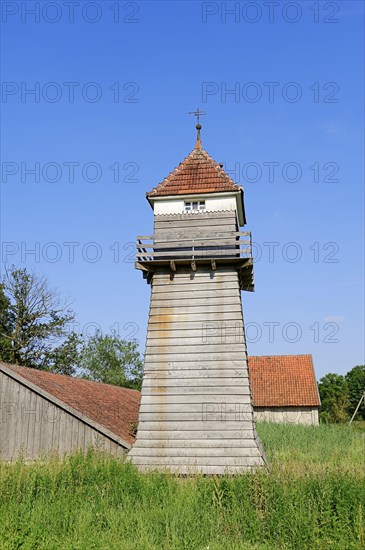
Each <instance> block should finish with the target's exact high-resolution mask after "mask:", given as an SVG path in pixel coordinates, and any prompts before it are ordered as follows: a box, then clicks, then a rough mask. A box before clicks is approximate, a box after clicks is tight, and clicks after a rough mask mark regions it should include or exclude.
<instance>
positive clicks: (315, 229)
mask: <svg viewBox="0 0 365 550" xmlns="http://www.w3.org/2000/svg"><path fill="white" fill-rule="evenodd" d="M71 4H72V5H70V4H67V3H65V2H30V1H29V2H27V3H26V5H25V3H24V2H2V21H3V23H2V62H1V68H2V80H3V89H2V92H3V93H2V104H1V106H2V151H1V154H2V180H1V241H2V262H4V261H7V263H12V264H15V265H17V266H20V267H21V266H26V267H27V268H29V269H32V270H34V271H36V272H37V273H40V274H45V275H46V276H47V277H48V279H49V282H50V285H51V286H52V287H57V288H58V289H59V290H60V291H62V292H64V293H68V294H69V295H70V296H71V297H72V299H73V308H74V310H75V311H76V313H77V322H78V325H77V326H76V327H75V328H76V329H77V330H81V331H83V332H85V331H86V332H87V331H89V332H93V330H94V329H95V327H96V326H99V327H100V328H101V329H102V330H103V331H105V332H108V331H109V330H110V327H113V328H114V329H119V333H120V334H121V336H123V337H128V338H129V337H131V336H135V337H136V338H138V339H139V341H140V343H141V350H142V351H143V348H144V341H145V336H146V324H147V314H148V304H149V287H148V286H147V284H146V283H145V281H144V280H143V279H142V277H141V274H140V273H139V272H138V271H135V270H134V268H133V262H132V261H131V257H132V256H133V243H134V241H135V237H136V235H138V234H139V235H148V234H150V233H151V232H152V221H153V219H152V211H151V209H150V207H149V205H148V203H147V201H146V199H145V193H146V191H149V190H150V189H152V187H154V186H155V185H156V184H157V183H158V182H159V181H161V180H162V179H163V178H164V177H165V176H166V175H167V174H168V173H169V172H170V171H171V170H172V169H173V168H174V167H175V166H176V165H177V164H178V163H179V162H180V161H182V160H183V158H184V157H185V156H186V155H187V154H188V153H189V152H190V150H191V149H192V148H193V146H194V141H195V120H194V118H193V117H191V116H189V115H188V114H187V112H188V111H191V110H194V109H196V108H197V107H198V106H199V107H200V108H201V109H205V110H206V111H207V116H205V117H204V118H203V120H202V124H203V130H202V140H203V145H204V147H205V148H206V150H207V151H208V152H209V154H210V155H211V156H213V158H214V159H215V160H216V161H218V162H224V164H225V167H226V169H227V170H228V171H229V172H230V174H231V176H233V177H234V178H235V179H236V181H237V182H238V183H240V184H242V185H243V186H244V188H245V203H246V215H247V226H246V228H247V229H249V230H251V231H252V235H253V241H254V242H255V255H256V265H255V284H256V291H255V292H254V293H247V292H246V293H244V294H243V302H244V313H245V321H246V325H247V336H248V352H249V354H251V355H274V354H297V353H312V354H313V358H314V363H315V368H316V372H317V376H318V377H320V376H323V375H324V374H325V373H326V372H339V373H344V372H346V371H348V370H349V369H350V368H352V367H353V366H354V365H355V364H360V363H363V362H364V354H363V352H364V345H363V335H364V316H363V313H364V312H363V304H364V299H363V289H364V271H363V267H364V266H363V260H364V253H363V250H364V242H363V233H364V232H363V221H364V210H363V198H364V197H363V191H364V188H363V164H364V163H363V160H364V159H363V155H364V140H363V116H364V113H363V95H364V86H363V75H364V59H363V38H364V36H363V34H364V30H363V29H364V17H363V3H362V2H351V1H347V2H329V3H328V2H314V3H313V2H291V3H289V2H280V3H279V5H276V3H274V4H275V6H274V5H273V4H271V6H269V5H268V3H263V2H250V3H248V2H225V3H224V2H223V3H222V2H198V1H194V2H176V1H175V2H154V1H148V2H115V1H114V2H109V1H108V0H105V1H102V2H85V1H82V0H80V2H75V3H71ZM71 8H72V9H73V13H72V10H71ZM232 9H234V10H236V11H235V12H234V13H228V12H229V10H232ZM27 10H28V11H27ZM29 10H33V11H34V13H33V14H32V13H30V11H29ZM227 10H228V12H227ZM30 90H35V92H33V93H31V92H30ZM32 169H33V173H31V170H32ZM32 250H33V251H34V252H33V253H31V252H29V251H32Z"/></svg>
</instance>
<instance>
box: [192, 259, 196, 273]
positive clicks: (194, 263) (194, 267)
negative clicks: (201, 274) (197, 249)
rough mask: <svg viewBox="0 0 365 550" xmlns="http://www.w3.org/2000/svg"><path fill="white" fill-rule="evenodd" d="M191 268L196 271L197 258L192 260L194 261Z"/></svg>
mask: <svg viewBox="0 0 365 550" xmlns="http://www.w3.org/2000/svg"><path fill="white" fill-rule="evenodd" d="M191 269H192V270H193V271H196V262H195V260H192V261H191Z"/></svg>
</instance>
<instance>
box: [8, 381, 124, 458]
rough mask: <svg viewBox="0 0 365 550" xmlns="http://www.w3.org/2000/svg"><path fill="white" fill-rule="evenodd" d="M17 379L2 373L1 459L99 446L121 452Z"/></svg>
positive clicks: (99, 434)
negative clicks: (97, 444) (97, 443)
mask: <svg viewBox="0 0 365 550" xmlns="http://www.w3.org/2000/svg"><path fill="white" fill-rule="evenodd" d="M25 383H26V381H25V382H24V384H22V383H20V382H19V381H18V380H17V379H14V378H12V377H10V376H8V375H7V374H6V373H5V372H3V371H1V372H0V415H1V418H0V459H1V460H16V459H17V458H19V456H23V457H24V459H26V460H29V459H36V458H39V457H41V456H50V455H51V454H56V455H60V456H63V455H64V454H65V453H69V452H74V451H76V450H87V448H88V446H89V445H90V444H91V445H95V441H96V440H98V441H99V443H100V445H101V446H102V447H103V448H104V449H106V450H108V451H109V452H111V453H113V454H115V455H119V454H122V453H123V452H124V451H125V449H123V448H122V447H121V446H120V445H119V444H117V443H116V442H115V441H111V440H110V438H108V437H106V436H105V435H103V434H101V433H100V432H98V431H97V430H96V429H94V428H93V427H91V425H87V424H86V423H85V422H83V421H82V420H81V419H80V418H76V417H75V416H73V415H72V414H71V413H70V412H69V411H68V408H67V407H66V406H65V409H63V408H61V407H59V406H57V405H56V404H55V403H52V402H51V401H49V400H48V399H46V398H45V397H43V396H42V395H41V394H40V393H37V392H36V391H34V390H32V389H30V388H29V387H27V386H26V385H25ZM40 391H42V390H40Z"/></svg>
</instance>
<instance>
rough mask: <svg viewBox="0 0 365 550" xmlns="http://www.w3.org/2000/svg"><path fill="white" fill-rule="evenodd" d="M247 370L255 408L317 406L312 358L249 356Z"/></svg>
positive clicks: (308, 356) (318, 402) (307, 356)
mask: <svg viewBox="0 0 365 550" xmlns="http://www.w3.org/2000/svg"><path fill="white" fill-rule="evenodd" d="M248 369H249V376H250V384H251V390H252V398H253V406H254V407H318V406H319V405H320V400H319V393H318V389H317V382H316V377H315V374H314V368H313V362H312V356H311V355H272V356H260V357H255V356H250V357H249V358H248Z"/></svg>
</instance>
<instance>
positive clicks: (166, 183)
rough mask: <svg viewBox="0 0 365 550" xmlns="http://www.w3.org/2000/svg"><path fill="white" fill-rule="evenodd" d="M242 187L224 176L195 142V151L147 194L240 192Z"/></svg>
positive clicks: (220, 169) (150, 195)
mask: <svg viewBox="0 0 365 550" xmlns="http://www.w3.org/2000/svg"><path fill="white" fill-rule="evenodd" d="M241 190H242V187H241V186H239V185H237V184H236V183H234V181H233V180H232V179H231V178H230V177H229V176H228V174H226V172H225V171H224V170H223V169H222V168H221V166H220V165H219V164H217V163H216V162H215V160H213V159H212V158H211V157H210V156H209V155H208V153H207V152H206V151H205V150H204V149H203V148H202V147H201V145H200V142H199V141H197V144H196V146H195V149H193V150H192V152H191V153H190V154H189V155H188V156H187V157H186V158H185V160H184V161H183V162H181V163H180V164H179V166H177V167H176V168H175V170H173V172H171V173H170V174H169V175H168V176H167V178H165V179H164V180H163V181H162V182H161V183H159V184H158V185H157V187H155V188H154V189H152V191H150V192H149V193H147V197H148V198H153V197H162V196H168V195H191V194H201V193H221V192H227V191H236V192H237V191H241Z"/></svg>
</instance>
